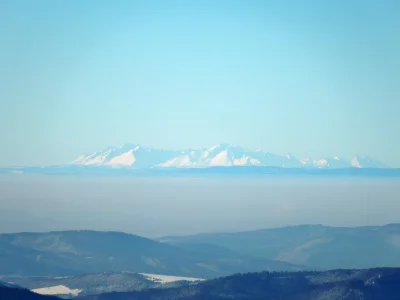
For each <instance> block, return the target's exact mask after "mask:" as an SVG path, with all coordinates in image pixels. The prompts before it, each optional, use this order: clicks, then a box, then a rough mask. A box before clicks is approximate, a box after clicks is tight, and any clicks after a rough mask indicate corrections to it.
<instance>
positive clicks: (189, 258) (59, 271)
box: [0, 230, 300, 278]
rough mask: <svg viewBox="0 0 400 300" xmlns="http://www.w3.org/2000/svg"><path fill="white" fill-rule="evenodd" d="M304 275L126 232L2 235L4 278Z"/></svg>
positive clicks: (289, 266)
mask: <svg viewBox="0 0 400 300" xmlns="http://www.w3.org/2000/svg"><path fill="white" fill-rule="evenodd" d="M263 269H264V270H298V269H300V267H298V266H295V265H293V264H291V263H286V262H279V261H274V260H268V259H264V258H253V257H249V256H246V255H241V254H237V253H236V254H232V252H230V254H229V257H227V256H226V255H225V254H224V253H216V252H213V251H211V252H202V251H201V249H198V250H195V251H193V250H190V249H184V248H181V247H176V246H171V245H168V244H165V243H160V242H158V241H153V240H150V239H147V238H143V237H140V236H135V235H130V234H125V233H121V232H96V231H79V230H78V231H60V232H49V233H16V234H0V274H2V275H25V276H29V275H31V276H47V275H49V276H66V275H76V274H80V273H96V272H104V271H132V272H142V273H151V274H164V275H175V276H187V277H196V278H211V277H218V276H223V275H228V274H232V273H235V272H249V271H261V270H263Z"/></svg>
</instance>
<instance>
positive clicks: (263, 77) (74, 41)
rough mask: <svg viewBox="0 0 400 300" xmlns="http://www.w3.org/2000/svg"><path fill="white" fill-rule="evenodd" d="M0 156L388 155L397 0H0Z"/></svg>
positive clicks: (393, 138)
mask: <svg viewBox="0 0 400 300" xmlns="http://www.w3.org/2000/svg"><path fill="white" fill-rule="evenodd" d="M0 38H1V46H0V122H1V126H0V138H1V147H0V166H6V165H15V164H57V163H65V162H69V161H71V160H72V159H73V158H75V157H76V156H77V155H78V154H81V153H86V152H93V151H96V150H99V149H101V148H104V147H106V146H108V145H115V146H118V145H120V144H122V143H125V142H132V143H139V144H144V145H152V146H154V147H162V148H188V147H193V148H196V147H208V146H211V145H213V144H215V143H220V142H228V143H234V144H239V145H242V146H244V147H248V148H254V149H256V148H259V147H262V148H265V149H266V150H268V151H271V152H276V153H285V152H287V151H290V152H292V153H293V154H295V155H296V156H298V157H306V156H325V155H340V156H351V155H353V154H356V153H359V154H369V155H371V156H373V157H374V158H376V159H378V160H381V161H382V162H384V163H388V164H390V165H392V166H398V167H400V155H399V154H400V153H399V149H400V139H399V138H398V135H399V132H400V121H399V120H400V117H399V112H400V88H399V86H400V84H399V83H400V55H399V53H400V1H398V0H393V1H390V0H386V1H384V0H376V1H368V0H353V1H348V0H338V1H317V0H315V1H309V0H303V1H284V0H279V1H278V0H276V1H273V0H271V1H265V0H260V1H256V0H250V1H241V0H240V1H239V0H238V1H235V0H229V1H228V0H227V1H218V0H217V1H216V0H205V1H172V0H171V1H164V0H159V1H151V0H143V1H134V0H129V1H128V0H127V1H122V0H120V1H101V0H85V1H81V0H68V1H65V0H64V1H63V0H60V1H52V0H48V1H42V0H36V1H29V0H26V1H20V0H3V1H0Z"/></svg>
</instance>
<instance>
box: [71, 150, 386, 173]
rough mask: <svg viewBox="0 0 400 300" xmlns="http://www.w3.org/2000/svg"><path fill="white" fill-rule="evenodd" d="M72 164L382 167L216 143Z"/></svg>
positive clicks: (107, 153) (109, 153)
mask: <svg viewBox="0 0 400 300" xmlns="http://www.w3.org/2000/svg"><path fill="white" fill-rule="evenodd" d="M72 164H77V165H97V166H110V167H132V168H150V167H161V168H167V167H175V168H198V167H200V168H201V167H213V166H225V167H229V166H271V167H284V168H303V167H305V168H319V169H320V168H348V167H356V168H382V167H385V166H384V165H382V164H381V163H379V162H377V161H375V160H373V159H372V158H370V157H368V156H355V157H354V158H353V159H352V160H350V161H347V160H345V159H342V158H339V157H326V158H318V159H311V158H306V159H300V160H299V159H297V158H296V157H294V156H293V155H291V154H289V153H288V154H285V155H276V154H272V153H269V152H267V151H263V150H262V149H259V150H257V151H250V150H247V149H244V148H243V147H240V146H235V145H231V144H217V145H215V146H213V147H210V148H208V149H197V150H193V149H189V150H184V151H174V150H162V149H154V148H150V147H142V146H139V145H135V144H124V145H122V146H120V147H108V148H105V149H103V150H100V151H98V152H94V153H92V154H89V155H80V156H78V158H77V159H76V160H74V161H73V162H72Z"/></svg>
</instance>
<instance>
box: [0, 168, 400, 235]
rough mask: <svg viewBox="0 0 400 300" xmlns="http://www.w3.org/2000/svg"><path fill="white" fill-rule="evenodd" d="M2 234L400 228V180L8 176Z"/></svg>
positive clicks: (1, 197) (0, 200) (2, 183)
mask: <svg viewBox="0 0 400 300" xmlns="http://www.w3.org/2000/svg"><path fill="white" fill-rule="evenodd" d="M0 191H1V193H0V231H1V232H3V233H4V232H19V231H52V230H65V229H94V230H117V231H124V232H128V233H134V234H139V235H143V236H148V237H158V236H163V235H183V234H194V233H198V232H215V231H241V230H252V229H259V228H268V227H279V226H286V225H296V224H324V225H332V226H362V225H383V224H387V223H396V222H400V218H399V216H398V211H400V202H399V201H398V199H400V180H398V179H387V180H386V179H355V178H352V179H345V178H336V179H328V178H324V179H311V178H307V179H294V178H292V179H289V178H282V179H271V178H269V179H213V180H211V179H185V178H78V177H48V176H26V177H25V176H17V175H14V176H0Z"/></svg>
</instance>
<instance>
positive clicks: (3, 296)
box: [0, 282, 60, 300]
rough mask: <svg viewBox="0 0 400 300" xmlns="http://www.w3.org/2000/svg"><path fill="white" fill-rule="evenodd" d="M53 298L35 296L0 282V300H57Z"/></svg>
mask: <svg viewBox="0 0 400 300" xmlns="http://www.w3.org/2000/svg"><path fill="white" fill-rule="evenodd" d="M59 299H60V298H57V297H53V296H43V295H39V294H35V293H33V292H31V291H29V290H26V289H22V288H15V287H10V286H8V285H3V284H2V283H1V282H0V300H59Z"/></svg>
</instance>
